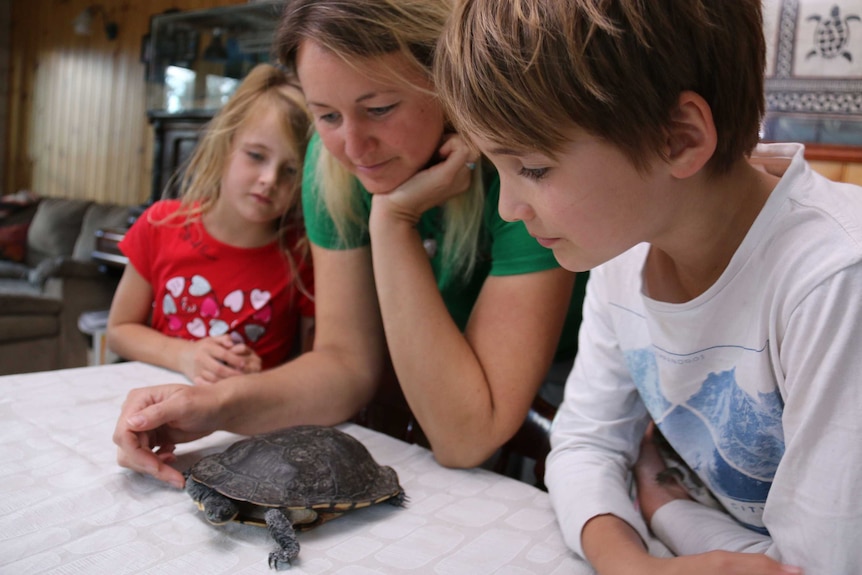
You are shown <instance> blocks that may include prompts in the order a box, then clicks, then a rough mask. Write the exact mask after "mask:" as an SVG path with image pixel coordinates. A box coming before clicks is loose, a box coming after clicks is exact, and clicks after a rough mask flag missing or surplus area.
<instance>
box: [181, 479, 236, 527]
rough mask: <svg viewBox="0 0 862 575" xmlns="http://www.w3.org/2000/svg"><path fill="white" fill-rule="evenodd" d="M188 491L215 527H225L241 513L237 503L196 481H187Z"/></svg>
mask: <svg viewBox="0 0 862 575" xmlns="http://www.w3.org/2000/svg"><path fill="white" fill-rule="evenodd" d="M186 491H188V494H189V495H190V496H191V498H192V499H193V500H194V501H195V502H196V503H197V504H198V507H200V508H201V509H202V510H203V512H204V516H205V517H206V518H207V521H209V522H210V523H212V524H213V525H223V524H225V523H227V522H228V521H230V520H231V519H233V518H234V517H236V515H237V513H239V509H238V508H237V506H236V503H234V502H233V501H232V500H230V499H228V498H227V497H225V496H224V495H222V494H221V493H219V492H218V491H216V490H215V489H211V488H209V487H207V486H206V485H204V484H203V483H199V482H197V481H195V480H194V479H191V478H187V479H186Z"/></svg>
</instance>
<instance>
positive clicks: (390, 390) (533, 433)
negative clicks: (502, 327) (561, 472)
mask: <svg viewBox="0 0 862 575" xmlns="http://www.w3.org/2000/svg"><path fill="white" fill-rule="evenodd" d="M555 413H556V408H555V407H554V406H552V405H551V404H550V403H548V402H547V401H545V400H544V399H542V398H541V397H539V396H536V398H535V399H534V400H533V405H532V406H531V407H530V411H529V412H528V413H527V417H526V418H525V419H524V423H523V424H522V425H521V427H520V429H518V431H517V433H515V435H514V436H512V438H511V439H510V440H509V441H507V442H506V443H505V444H504V445H503V446H502V447H501V448H500V449H499V451H498V452H497V453H496V454H495V456H494V458H492V460H491V462H490V468H491V469H492V470H493V471H495V472H497V473H501V474H503V475H509V476H513V477H516V478H517V479H521V477H520V472H519V471H520V469H522V466H523V464H524V463H526V462H527V460H529V461H532V462H534V463H532V465H533V468H532V471H533V475H534V477H535V483H534V484H535V486H536V487H538V488H540V489H543V490H544V489H545V482H544V478H545V458H546V457H547V455H548V452H549V451H550V449H551V444H550V431H551V421H552V420H553V418H554V414H555ZM352 421H353V423H357V424H359V425H362V426H364V427H368V428H369V429H374V430H375V431H380V432H381V433H385V434H387V435H389V436H391V437H395V438H396V439H400V440H402V441H406V442H407V443H416V444H418V445H422V446H423V447H430V444H429V443H428V440H427V438H426V437H425V434H424V433H423V432H422V428H421V427H420V426H419V422H417V421H416V418H415V417H414V416H413V412H412V411H410V407H409V406H408V405H407V400H406V399H405V398H404V394H403V393H402V392H401V387H400V386H399V385H398V383H397V382H396V381H395V379H394V377H393V378H387V379H386V381H384V382H383V383H382V384H381V385H380V388H379V390H378V392H377V395H375V397H374V399H373V400H372V401H371V402H370V403H369V404H368V405H367V406H365V407H364V408H363V409H362V410H361V411H360V412H359V413H358V414H357V415H356V416H355V417H354V418H353V419H352Z"/></svg>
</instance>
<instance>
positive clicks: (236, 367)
mask: <svg viewBox="0 0 862 575" xmlns="http://www.w3.org/2000/svg"><path fill="white" fill-rule="evenodd" d="M180 366H181V369H180V371H182V372H183V374H184V375H185V376H186V377H188V378H189V380H190V381H192V382H193V383H194V384H195V385H201V384H207V383H217V382H218V381H220V380H222V379H225V378H227V377H233V376H236V375H240V374H243V373H256V372H259V371H260V369H261V359H260V357H259V356H258V355H257V354H256V353H255V352H254V351H252V349H251V348H250V347H248V346H247V345H245V344H244V343H235V342H234V341H233V340H232V339H231V338H230V336H229V335H227V334H225V335H220V336H218V337H205V338H203V339H200V340H197V341H195V342H188V343H187V347H186V349H185V350H184V351H182V352H181V354H180Z"/></svg>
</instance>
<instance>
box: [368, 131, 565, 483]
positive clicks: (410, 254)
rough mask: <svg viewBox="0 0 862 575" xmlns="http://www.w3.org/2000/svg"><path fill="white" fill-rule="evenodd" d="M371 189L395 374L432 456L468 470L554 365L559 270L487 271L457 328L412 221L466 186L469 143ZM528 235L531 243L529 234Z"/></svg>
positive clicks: (561, 299)
mask: <svg viewBox="0 0 862 575" xmlns="http://www.w3.org/2000/svg"><path fill="white" fill-rule="evenodd" d="M440 151H441V156H442V157H443V158H444V161H443V162H442V163H440V164H437V165H436V166H434V167H432V168H430V169H428V170H424V171H422V172H420V173H418V174H417V175H416V176H414V177H413V178H411V180H409V181H408V182H405V183H404V184H403V185H402V186H401V187H400V188H399V189H398V190H396V191H394V192H392V193H390V194H383V195H380V194H378V195H375V196H374V198H373V201H372V209H371V218H370V222H369V231H370V234H371V244H372V246H373V250H372V254H373V261H374V277H375V281H376V285H377V294H378V299H379V302H380V311H381V314H382V318H383V325H384V328H385V332H386V338H387V342H388V345H389V351H390V355H391V357H392V363H393V365H394V367H395V372H396V374H397V376H398V380H399V382H400V384H401V387H402V389H403V391H404V395H405V397H406V398H407V402H408V403H409V404H410V408H411V409H412V411H413V413H414V414H415V415H416V418H417V419H418V421H419V423H420V425H421V426H422V429H423V431H424V432H425V435H426V436H427V437H428V439H429V441H430V443H431V447H432V448H433V450H434V454H435V456H436V458H437V460H438V461H439V462H440V463H442V464H444V465H449V466H453V467H472V466H475V465H478V464H480V463H481V462H483V461H484V460H486V459H487V458H488V457H489V456H491V455H492V454H493V452H494V451H495V450H496V449H497V448H498V447H500V446H501V445H502V444H503V443H504V442H505V441H506V440H508V439H509V438H510V437H511V436H512V435H513V434H514V433H515V432H516V431H517V429H518V427H519V426H520V425H521V423H522V422H523V420H524V417H525V416H526V414H527V411H528V410H529V407H530V403H531V402H532V399H533V397H534V396H535V394H536V392H537V391H538V389H539V386H540V385H541V383H542V381H543V378H544V377H545V375H546V374H547V371H548V369H549V367H550V365H551V361H552V359H553V356H554V353H555V351H556V348H557V345H558V343H559V338H560V334H561V332H562V327H563V323H564V321H565V317H566V312H567V310H568V308H569V303H570V300H571V295H572V287H573V285H574V275H573V274H572V273H570V272H567V271H565V270H563V269H559V268H556V269H552V270H546V271H541V272H535V273H526V274H521V275H510V276H489V277H488V278H487V279H486V280H485V283H484V285H483V287H482V290H481V292H480V295H479V298H478V300H477V302H476V304H475V306H474V308H473V311H472V313H471V316H470V320H469V322H468V324H467V326H466V329H465V331H464V332H463V333H462V332H461V331H460V329H459V328H458V326H457V325H456V323H455V322H454V321H453V319H452V317H451V316H450V314H449V312H448V310H447V308H446V305H445V303H444V301H443V298H442V296H441V294H440V291H439V289H438V287H437V282H436V279H435V277H434V273H433V271H432V267H431V264H430V262H429V260H428V255H427V254H426V252H425V249H424V248H423V246H422V241H421V238H420V237H419V234H418V232H417V231H416V229H415V227H414V222H415V221H416V220H418V217H419V214H421V213H423V212H424V211H425V210H427V209H429V208H430V207H431V206H433V205H436V204H439V203H442V201H444V200H446V199H448V198H449V197H451V196H453V195H456V194H457V193H460V192H463V191H464V190H466V188H467V186H468V185H469V180H470V171H469V170H468V169H467V168H465V162H466V161H467V160H469V159H470V156H469V150H468V149H467V147H466V146H465V145H464V144H463V142H462V141H461V140H460V139H459V138H457V136H455V137H451V138H450V139H448V140H447V141H446V142H445V143H444V145H443V146H442V147H441V150H440ZM527 241H531V240H530V239H529V238H527Z"/></svg>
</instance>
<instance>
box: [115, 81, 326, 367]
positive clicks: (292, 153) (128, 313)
mask: <svg viewBox="0 0 862 575" xmlns="http://www.w3.org/2000/svg"><path fill="white" fill-rule="evenodd" d="M309 126H310V124H309V119H308V115H307V112H306V110H305V106H304V103H303V98H302V94H301V93H300V92H299V90H297V89H296V88H295V87H293V86H291V85H289V83H288V79H287V77H286V76H285V74H284V73H283V72H282V71H281V70H278V69H277V68H275V67H274V66H270V65H268V64H261V65H259V66H257V67H256V68H254V69H253V70H252V71H251V73H250V74H249V75H248V76H247V77H246V79H245V80H244V81H243V83H242V85H241V86H240V87H239V89H238V90H237V92H236V94H235V95H234V96H233V98H231V100H230V101H229V102H228V103H227V104H226V105H225V107H224V108H223V109H222V110H220V111H219V113H218V114H217V115H216V116H215V118H213V120H212V122H211V123H210V125H209V126H208V129H207V131H206V134H205V135H204V137H203V138H202V140H201V142H200V143H199V145H198V146H197V148H196V149H195V152H194V155H193V156H192V158H191V161H190V163H189V166H188V169H187V170H186V173H185V175H184V177H183V179H182V185H181V199H180V200H162V201H159V202H156V203H155V204H154V205H153V206H151V207H150V208H149V209H148V210H147V211H146V212H145V213H144V214H143V215H142V216H141V217H140V218H139V219H138V221H137V222H135V224H134V225H133V226H132V228H131V229H130V230H129V231H128V233H127V234H126V236H125V238H124V239H123V241H122V242H121V243H120V249H121V250H122V251H123V253H124V254H125V255H126V256H127V257H128V258H129V265H128V266H126V269H125V272H124V273H123V277H122V279H121V281H120V284H119V287H118V288H117V292H116V294H115V296H114V300H113V303H112V305H111V312H110V316H109V319H108V345H109V346H110V347H111V349H112V350H113V351H114V352H116V353H117V354H119V355H121V356H122V357H124V358H127V359H132V360H140V361H145V362H148V363H152V364H156V365H161V366H163V367H167V368H169V369H173V370H176V371H179V372H182V373H183V374H185V375H186V377H188V378H189V379H190V380H191V381H193V382H194V383H215V382H217V381H219V380H221V379H224V378H226V377H230V376H233V375H238V374H240V373H252V372H256V371H260V370H261V369H269V368H272V367H275V366H276V365H279V364H280V363H282V362H284V361H285V360H286V359H287V358H288V355H289V354H290V352H291V351H292V350H294V349H295V345H296V343H295V341H294V339H295V337H296V335H297V334H300V338H303V337H304V336H305V334H307V333H308V332H309V330H310V324H311V322H312V316H313V313H314V306H313V303H312V299H311V296H310V293H311V291H310V290H311V289H312V285H313V276H312V273H311V265H310V257H309V255H308V247H307V243H306V240H305V236H304V228H303V224H302V212H301V206H300V202H299V173H300V171H301V169H302V162H303V157H304V153H305V147H306V144H307V141H308V135H309ZM298 344H299V346H300V347H301V346H302V345H303V344H302V342H299V343H298Z"/></svg>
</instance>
